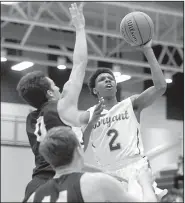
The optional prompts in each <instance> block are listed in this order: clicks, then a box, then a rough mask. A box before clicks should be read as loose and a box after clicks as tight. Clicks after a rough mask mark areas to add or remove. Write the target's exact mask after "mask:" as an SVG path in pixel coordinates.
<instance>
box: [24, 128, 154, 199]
mask: <svg viewBox="0 0 185 203" xmlns="http://www.w3.org/2000/svg"><path fill="white" fill-rule="evenodd" d="M39 150H40V153H41V154H42V155H43V157H44V158H45V160H47V161H48V163H50V165H51V166H52V167H53V168H54V169H55V171H56V175H55V177H54V178H53V179H52V180H49V181H48V182H47V183H46V184H44V185H42V186H40V187H39V188H38V189H37V190H36V192H35V193H33V195H32V196H31V197H30V198H29V200H28V201H29V202H137V201H138V200H137V199H135V198H134V197H132V196H131V195H129V194H128V193H127V192H125V191H124V189H123V186H122V184H121V183H120V182H119V181H117V180H116V179H114V178H113V177H111V176H109V175H107V174H104V173H82V172H80V171H81V170H82V168H83V166H84V161H83V149H82V148H81V147H80V145H79V141H78V140H77V138H76V135H75V134H74V132H73V131H72V130H71V129H70V128H69V127H55V128H52V129H51V130H49V132H48V134H47V136H46V137H45V138H44V140H43V141H42V142H41V144H40V149H39ZM146 169H147V167H146ZM138 181H139V183H140V185H141V186H142V188H143V191H144V194H145V199H144V201H147V202H149V201H150V202H151V201H152V202H156V197H155V194H154V192H153V190H151V189H150V188H149V187H148V181H150V182H151V181H152V175H151V173H149V172H148V171H145V172H144V173H143V174H140V177H139V178H138Z"/></svg>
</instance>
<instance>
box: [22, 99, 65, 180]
mask: <svg viewBox="0 0 185 203" xmlns="http://www.w3.org/2000/svg"><path fill="white" fill-rule="evenodd" d="M57 102H58V101H49V102H47V103H45V104H44V105H43V106H42V108H41V109H39V110H36V111H33V112H31V113H30V114H29V115H28V116H27V121H26V131H27V135H28V139H29V142H30V145H31V148H32V151H33V153H34V155H35V166H36V167H35V168H34V170H33V175H32V177H34V176H35V175H40V176H44V177H45V176H46V177H48V178H49V177H53V176H54V174H55V172H54V170H53V169H52V167H51V166H50V165H49V163H47V162H46V161H45V160H44V158H43V157H42V156H41V155H40V154H39V145H40V140H41V138H43V137H44V136H45V135H46V133H47V131H48V130H49V129H51V128H53V127H58V126H66V124H64V123H63V122H62V121H61V119H60V117H59V115H58V112H57Z"/></svg>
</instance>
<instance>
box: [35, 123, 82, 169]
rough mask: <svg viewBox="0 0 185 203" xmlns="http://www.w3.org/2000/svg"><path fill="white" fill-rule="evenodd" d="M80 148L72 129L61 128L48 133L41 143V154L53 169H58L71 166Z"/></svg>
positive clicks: (55, 128)
mask: <svg viewBox="0 0 185 203" xmlns="http://www.w3.org/2000/svg"><path fill="white" fill-rule="evenodd" d="M78 146H79V142H78V140H77V138H76V136H75V134H74V132H73V131H72V130H71V128H70V127H66V126H65V127H64V126H63V127H61V126H60V127H54V128H52V129H51V130H49V131H48V133H47V135H46V137H45V138H44V140H43V141H42V142H41V143H40V147H39V152H40V154H41V155H42V156H43V157H44V159H45V160H46V161H47V162H48V163H49V164H50V165H51V166H52V167H53V168H56V167H59V166H64V165H68V164H70V163H71V162H72V159H73V155H74V150H75V149H76V148H77V147H78Z"/></svg>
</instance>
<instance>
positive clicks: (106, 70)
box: [88, 68, 115, 97]
mask: <svg viewBox="0 0 185 203" xmlns="http://www.w3.org/2000/svg"><path fill="white" fill-rule="evenodd" d="M102 73H108V74H110V75H112V76H113V78H114V79H115V76H114V74H113V72H112V71H111V70H110V69H109V68H98V69H97V70H96V71H95V72H94V73H93V74H92V75H91V77H90V78H89V83H88V86H89V90H90V92H91V94H92V95H93V96H95V97H97V95H96V94H94V92H93V88H95V82H96V78H97V77H98V76H99V75H100V74H102Z"/></svg>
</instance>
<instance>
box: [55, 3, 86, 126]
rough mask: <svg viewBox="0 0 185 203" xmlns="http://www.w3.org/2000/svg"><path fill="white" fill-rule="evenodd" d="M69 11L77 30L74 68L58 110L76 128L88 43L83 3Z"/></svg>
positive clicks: (72, 5) (62, 117) (63, 118)
mask: <svg viewBox="0 0 185 203" xmlns="http://www.w3.org/2000/svg"><path fill="white" fill-rule="evenodd" d="M69 10H70V14H71V17H72V22H73V25H74V27H75V29H76V42H75V48H74V54H73V68H72V71H71V74H70V77H69V80H68V82H67V83H66V84H65V86H64V88H63V92H62V95H61V99H60V100H59V102H58V106H57V109H58V113H59V116H60V118H61V119H62V120H65V121H67V123H71V124H73V125H74V126H78V125H79V116H80V115H79V114H78V113H79V112H78V111H77V105H78V99H79V95H80V92H81V89H82V85H83V80H84V76H85V68H86V66H87V61H88V54H87V41H86V34H85V19H84V15H83V4H82V3H81V4H80V6H79V8H78V7H77V5H76V3H74V4H71V7H70V9H69ZM75 123H76V124H75Z"/></svg>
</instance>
